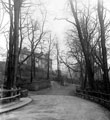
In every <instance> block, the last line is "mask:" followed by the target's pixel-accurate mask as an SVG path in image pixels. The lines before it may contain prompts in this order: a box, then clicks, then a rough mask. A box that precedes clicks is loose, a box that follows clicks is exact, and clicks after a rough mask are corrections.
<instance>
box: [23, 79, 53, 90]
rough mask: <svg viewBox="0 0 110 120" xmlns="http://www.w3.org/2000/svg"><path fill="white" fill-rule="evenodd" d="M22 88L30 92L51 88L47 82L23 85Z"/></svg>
mask: <svg viewBox="0 0 110 120" xmlns="http://www.w3.org/2000/svg"><path fill="white" fill-rule="evenodd" d="M22 87H23V88H25V89H28V90H30V91H37V90H40V89H45V88H48V87H51V83H50V81H49V80H40V81H37V82H33V83H28V84H24V85H22Z"/></svg>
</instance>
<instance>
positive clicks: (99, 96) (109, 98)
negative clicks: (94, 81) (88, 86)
mask: <svg viewBox="0 0 110 120" xmlns="http://www.w3.org/2000/svg"><path fill="white" fill-rule="evenodd" d="M76 95H77V96H80V97H81V98H84V99H87V100H91V101H93V102H96V103H98V104H101V105H103V106H104V107H106V108H107V109H109V110H110V94H106V93H102V92H96V91H87V90H80V89H76Z"/></svg>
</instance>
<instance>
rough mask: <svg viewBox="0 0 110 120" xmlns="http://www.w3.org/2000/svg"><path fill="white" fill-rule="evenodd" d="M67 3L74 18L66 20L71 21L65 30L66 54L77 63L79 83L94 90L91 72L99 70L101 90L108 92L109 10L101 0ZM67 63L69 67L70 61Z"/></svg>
mask: <svg viewBox="0 0 110 120" xmlns="http://www.w3.org/2000/svg"><path fill="white" fill-rule="evenodd" d="M69 4H70V9H71V12H72V16H73V18H74V21H70V20H68V21H69V22H70V23H71V25H72V28H71V29H70V30H68V32H67V44H68V47H69V51H68V56H69V57H71V58H73V60H75V61H77V63H78V66H79V68H80V76H81V80H82V81H81V87H82V89H85V88H86V87H87V86H86V85H87V84H88V86H89V88H90V89H91V90H96V88H97V87H96V84H95V77H94V76H95V74H96V72H97V71H100V73H101V74H102V76H103V78H102V79H103V80H102V82H103V84H104V87H103V88H102V89H103V91H104V92H109V88H110V86H109V85H110V84H109V75H108V72H109V69H108V59H107V57H108V51H107V42H108V39H109V37H108V36H109V26H110V24H109V23H110V20H109V19H107V14H109V13H108V11H107V9H105V7H104V4H103V0H98V1H97V5H95V6H93V5H92V6H91V4H90V3H88V5H87V4H84V3H83V2H80V1H76V0H74V1H73V0H69ZM68 67H69V68H70V69H71V70H72V68H71V65H68ZM73 71H74V70H73Z"/></svg>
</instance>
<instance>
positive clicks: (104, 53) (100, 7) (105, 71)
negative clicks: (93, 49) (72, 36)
mask: <svg viewBox="0 0 110 120" xmlns="http://www.w3.org/2000/svg"><path fill="white" fill-rule="evenodd" d="M103 9H104V8H103V1H100V0H98V18H99V23H100V28H101V47H102V56H103V58H102V60H103V68H102V70H103V80H104V84H105V91H106V92H108V91H109V76H108V64H107V50H106V45H105V42H106V40H105V27H104V18H103Z"/></svg>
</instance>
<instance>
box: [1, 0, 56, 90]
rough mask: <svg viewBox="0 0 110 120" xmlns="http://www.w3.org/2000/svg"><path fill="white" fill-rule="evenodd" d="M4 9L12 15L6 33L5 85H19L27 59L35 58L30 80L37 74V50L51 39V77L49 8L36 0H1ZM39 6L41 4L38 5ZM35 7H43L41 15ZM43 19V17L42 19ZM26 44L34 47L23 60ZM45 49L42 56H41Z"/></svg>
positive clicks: (47, 50) (12, 86) (7, 86)
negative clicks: (34, 1)
mask: <svg viewBox="0 0 110 120" xmlns="http://www.w3.org/2000/svg"><path fill="white" fill-rule="evenodd" d="M1 4H2V9H4V11H5V12H7V13H8V15H9V22H8V24H7V26H8V27H9V30H8V31H4V32H3V33H5V34H4V35H6V34H7V44H8V48H7V49H8V50H7V59H6V67H5V79H4V86H5V88H6V89H11V88H15V87H16V81H17V77H19V74H20V72H21V66H22V65H23V63H24V62H25V61H26V60H27V59H30V58H31V68H30V82H32V81H33V79H34V78H35V75H36V74H35V72H36V71H35V70H36V69H35V62H36V59H35V53H36V52H37V51H42V50H41V49H42V48H41V47H40V46H42V44H44V41H48V45H49V46H48V48H46V53H47V54H48V60H47V61H48V67H47V79H49V71H50V70H49V61H50V54H51V51H52V49H53V46H54V45H53V44H54V43H53V39H54V38H52V36H51V32H50V31H48V30H45V24H46V14H47V13H46V10H44V11H42V9H41V8H40V7H41V4H37V5H35V4H32V3H29V1H27V0H8V1H5V0H1ZM36 6H37V7H36ZM33 8H34V11H35V10H37V9H38V8H39V11H40V13H39V12H38V17H39V18H37V16H36V15H35V16H34V17H33V14H34V13H33ZM39 19H40V20H39ZM24 46H26V47H27V48H28V49H29V50H30V54H29V55H27V56H26V57H25V58H24V59H23V60H22V61H21V60H20V59H19V57H20V54H21V52H22V48H23V47H24ZM41 56H42V52H41V54H40V55H39V56H37V57H41Z"/></svg>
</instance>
